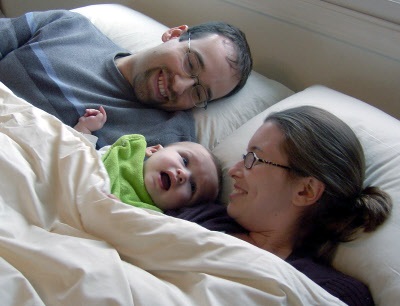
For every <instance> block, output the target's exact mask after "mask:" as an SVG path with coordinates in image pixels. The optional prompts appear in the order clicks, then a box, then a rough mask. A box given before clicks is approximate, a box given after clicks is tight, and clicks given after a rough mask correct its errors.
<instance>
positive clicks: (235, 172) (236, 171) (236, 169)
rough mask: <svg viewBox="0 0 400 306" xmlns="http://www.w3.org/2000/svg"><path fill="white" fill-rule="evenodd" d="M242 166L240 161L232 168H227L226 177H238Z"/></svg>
mask: <svg viewBox="0 0 400 306" xmlns="http://www.w3.org/2000/svg"><path fill="white" fill-rule="evenodd" d="M242 166H243V161H242V160H240V161H238V162H237V163H236V164H234V165H233V166H232V167H230V168H229V170H228V175H229V176H230V177H234V176H238V174H239V173H240V171H241V169H242Z"/></svg>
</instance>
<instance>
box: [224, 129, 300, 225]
mask: <svg viewBox="0 0 400 306" xmlns="http://www.w3.org/2000/svg"><path fill="white" fill-rule="evenodd" d="M283 139H284V135H283V133H282V132H281V131H280V129H279V128H278V127H277V126H276V125H275V124H274V123H273V122H266V123H264V124H263V125H262V126H261V127H260V128H259V129H258V130H257V131H256V133H255V134H254V135H253V137H252V138H251V139H250V142H249V144H248V147H247V152H254V153H255V154H256V155H257V157H258V158H261V159H264V160H267V161H271V162H274V163H277V164H281V165H286V166H287V165H288V161H287V155H286V154H285V152H284V151H283V148H282V142H283ZM228 173H229V175H230V176H231V177H232V178H233V180H234V187H233V191H232V193H231V195H230V202H229V205H228V214H229V215H230V216H231V217H232V218H234V219H235V220H236V221H237V222H238V223H239V224H241V225H242V226H243V227H244V228H246V229H247V230H249V231H264V230H269V229H273V228H275V225H279V224H280V223H281V222H282V221H283V220H285V219H287V216H288V214H292V213H294V211H293V209H292V206H293V205H292V201H291V197H292V194H293V192H294V191H293V187H294V186H293V184H294V183H293V180H291V179H290V178H289V170H287V169H285V168H281V167H277V166H273V165H269V164H265V163H261V162H257V161H256V162H255V163H254V165H253V167H252V168H251V169H246V168H245V167H244V163H243V160H241V161H239V162H238V163H236V164H235V165H234V166H233V167H232V168H231V169H230V170H229V172H228Z"/></svg>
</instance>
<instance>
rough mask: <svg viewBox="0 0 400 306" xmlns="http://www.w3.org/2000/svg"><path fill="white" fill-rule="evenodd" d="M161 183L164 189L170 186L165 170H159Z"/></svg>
mask: <svg viewBox="0 0 400 306" xmlns="http://www.w3.org/2000/svg"><path fill="white" fill-rule="evenodd" d="M161 184H162V187H163V188H164V189H165V190H168V189H169V188H170V187H171V179H170V178H169V175H168V174H167V173H165V172H161Z"/></svg>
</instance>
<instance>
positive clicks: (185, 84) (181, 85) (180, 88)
mask: <svg viewBox="0 0 400 306" xmlns="http://www.w3.org/2000/svg"><path fill="white" fill-rule="evenodd" d="M195 83H196V79H194V78H192V77H190V76H182V75H179V74H176V75H175V76H174V78H173V84H172V90H173V91H174V92H175V93H176V94H177V95H182V94H183V93H184V92H185V91H186V90H187V89H188V88H191V87H193V85H194V84H195Z"/></svg>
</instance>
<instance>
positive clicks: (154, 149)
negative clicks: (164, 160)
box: [146, 144, 163, 157]
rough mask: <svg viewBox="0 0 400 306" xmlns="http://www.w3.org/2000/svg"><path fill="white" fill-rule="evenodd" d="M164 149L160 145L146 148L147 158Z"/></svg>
mask: <svg viewBox="0 0 400 306" xmlns="http://www.w3.org/2000/svg"><path fill="white" fill-rule="evenodd" d="M162 148H163V146H162V145H160V144H158V145H155V146H151V147H147V148H146V156H147V157H150V156H152V155H153V153H156V152H157V151H158V150H161V149H162Z"/></svg>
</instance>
